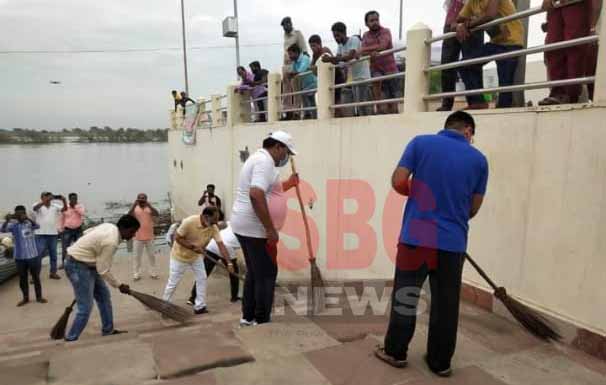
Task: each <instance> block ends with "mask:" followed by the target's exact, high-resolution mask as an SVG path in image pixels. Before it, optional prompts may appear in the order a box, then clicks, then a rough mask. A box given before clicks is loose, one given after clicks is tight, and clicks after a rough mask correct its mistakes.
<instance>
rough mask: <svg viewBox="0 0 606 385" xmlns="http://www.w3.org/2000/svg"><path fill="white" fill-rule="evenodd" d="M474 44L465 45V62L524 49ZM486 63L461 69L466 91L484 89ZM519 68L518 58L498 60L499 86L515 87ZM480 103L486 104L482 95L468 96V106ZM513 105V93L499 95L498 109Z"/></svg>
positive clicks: (474, 42)
mask: <svg viewBox="0 0 606 385" xmlns="http://www.w3.org/2000/svg"><path fill="white" fill-rule="evenodd" d="M472 42H473V43H472ZM472 42H469V43H467V42H465V43H464V44H463V60H465V59H473V58H478V57H483V56H489V55H496V54H499V53H505V52H510V51H515V50H518V49H521V48H522V47H521V46H519V45H500V44H492V43H487V44H483V43H481V44H477V43H476V42H477V40H472ZM486 63H488V62H486ZM486 63H482V64H479V65H475V66H469V67H462V68H461V69H459V75H460V76H461V79H463V83H465V89H466V90H475V89H478V88H483V80H482V66H483V65H484V64H486ZM517 67H518V58H517V57H514V58H511V59H504V60H497V75H498V77H499V86H501V87H503V86H511V85H513V81H514V76H515V73H516V68H517ZM480 103H484V97H483V96H482V94H478V95H469V96H467V104H470V105H471V104H480ZM512 104H513V97H512V95H511V92H503V93H499V100H498V102H497V108H508V107H511V105H512Z"/></svg>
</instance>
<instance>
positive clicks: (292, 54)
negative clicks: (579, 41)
mask: <svg viewBox="0 0 606 385" xmlns="http://www.w3.org/2000/svg"><path fill="white" fill-rule="evenodd" d="M601 6H602V0H543V4H542V7H543V9H544V10H545V11H546V12H547V22H546V23H543V26H542V28H543V30H544V31H545V32H546V38H545V43H546V44H550V43H556V42H560V41H564V40H570V39H576V38H580V37H584V36H588V35H592V34H596V29H597V27H598V26H599V21H598V18H599V14H600V8H601ZM444 9H445V11H446V18H445V21H444V28H443V32H444V33H450V32H454V35H455V36H454V37H450V38H447V39H445V40H443V41H442V53H441V64H448V63H453V62H456V61H459V60H467V59H475V58H480V57H486V56H491V55H495V54H501V53H507V52H511V51H516V50H520V49H523V48H524V47H525V45H526V37H525V36H526V31H525V29H524V25H523V23H522V22H521V20H520V19H518V20H512V21H509V22H506V23H501V24H498V25H496V26H493V27H491V28H488V29H480V30H477V27H478V26H481V25H483V24H485V23H488V22H490V21H493V20H495V19H499V18H503V17H507V16H511V15H514V14H515V13H517V12H518V11H517V9H516V6H515V4H514V1H513V0H445V2H444ZM364 22H365V25H366V27H367V28H368V30H367V31H365V32H364V34H363V35H362V36H359V35H355V34H348V29H347V26H346V25H345V23H343V22H340V21H338V22H335V23H334V24H332V27H331V32H332V36H333V38H334V40H335V42H336V43H337V49H336V52H333V51H332V50H331V49H330V48H328V47H326V46H325V45H324V44H323V42H322V39H321V37H320V36H319V35H317V34H314V35H312V36H311V37H310V38H309V40H306V39H305V36H304V35H303V33H302V32H301V31H300V30H297V29H295V28H294V26H293V21H292V19H291V18H290V17H284V18H283V19H282V21H281V23H280V25H281V26H282V28H283V30H284V41H283V43H284V44H283V64H282V94H283V96H282V98H281V99H282V100H281V106H282V111H283V112H282V115H281V119H283V120H292V119H300V118H303V119H313V118H315V117H316V110H315V107H316V100H315V94H316V92H315V91H316V89H317V68H316V66H317V63H318V61H319V60H321V61H323V62H327V63H331V64H333V65H334V66H335V68H334V71H333V73H334V77H335V78H334V81H335V84H337V85H339V84H343V83H349V82H358V83H355V84H353V85H349V86H345V87H340V88H337V89H335V92H334V94H335V95H334V96H335V105H341V104H356V103H357V104H358V105H356V106H346V107H340V108H339V107H338V108H336V109H335V110H334V113H335V117H347V116H365V115H373V114H393V113H398V112H399V105H400V103H401V101H402V97H403V93H404V92H403V91H404V87H403V86H404V81H403V77H394V78H390V79H380V80H378V81H374V82H364V81H367V80H370V79H372V78H377V77H384V76H385V75H391V74H395V73H398V72H401V71H402V69H401V68H402V67H403V63H400V65H399V64H398V62H397V61H396V57H395V55H394V53H393V48H394V45H393V42H392V35H391V31H390V30H389V29H388V28H386V27H384V26H382V25H381V22H380V15H379V13H378V12H377V11H369V12H367V13H366V14H365V15H364ZM485 35H488V41H485V38H486V36H485ZM308 44H309V48H308ZM544 56H545V64H546V66H547V78H548V80H563V79H572V78H579V77H583V76H593V75H594V74H595V69H596V65H597V43H594V44H585V45H579V46H575V47H570V48H564V49H559V50H553V51H549V52H545V55H544ZM522 57H523V56H518V57H513V58H507V59H502V60H497V61H496V67H497V76H498V82H499V86H501V87H503V86H511V85H514V84H515V83H516V73H517V71H518V67H519V61H520V60H521V59H520V58H522ZM488 63H489V61H486V62H483V63H479V64H474V65H468V66H463V67H458V68H455V69H449V70H444V71H442V73H441V91H442V92H453V91H455V89H456V83H457V80H458V79H461V81H462V82H463V84H464V86H465V89H466V90H475V89H483V88H484V83H483V66H484V65H485V64H488ZM237 71H238V76H239V78H240V79H241V84H240V86H239V87H238V88H237V90H236V92H247V93H249V94H250V97H251V99H252V104H253V107H254V110H255V112H254V116H255V121H260V122H264V121H266V120H267V75H268V71H267V70H266V69H264V68H263V67H262V66H261V64H260V63H259V62H258V61H254V62H252V63H250V64H249V69H246V68H244V67H238V69H237ZM359 82H362V83H359ZM587 88H588V97H589V99H592V98H593V84H589V85H588V86H587ZM581 90H582V86H581V85H570V86H565V87H554V88H552V89H551V90H550V93H549V96H548V97H546V98H545V99H543V100H541V101H539V105H553V104H562V103H577V102H578V101H579V96H580V94H581ZM305 91H307V92H305ZM292 93H296V94H295V95H292ZM173 96H174V97H175V108H176V107H177V105H179V104H181V105H184V104H185V103H186V102H187V101H191V99H189V98H188V97H187V95H186V94H184V93H181V94H178V93H176V91H173ZM385 99H389V100H393V102H392V103H389V102H387V103H377V104H372V103H367V104H363V105H359V104H360V103H364V102H371V101H379V100H385ZM513 99H514V98H513V95H512V93H511V92H501V93H499V94H498V98H497V101H496V108H508V107H513V106H514V100H513ZM466 100H467V107H466V109H486V108H489V107H490V105H489V103H488V100H487V99H486V98H485V95H483V94H481V93H479V94H475V95H467V96H466ZM453 105H454V98H452V97H449V98H443V99H442V103H441V106H440V107H439V108H438V111H450V110H451V109H452V108H453Z"/></svg>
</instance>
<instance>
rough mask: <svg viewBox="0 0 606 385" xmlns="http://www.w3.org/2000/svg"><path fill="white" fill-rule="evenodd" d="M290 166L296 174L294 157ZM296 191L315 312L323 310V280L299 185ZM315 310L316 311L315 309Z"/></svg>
mask: <svg viewBox="0 0 606 385" xmlns="http://www.w3.org/2000/svg"><path fill="white" fill-rule="evenodd" d="M290 166H291V169H292V173H293V174H297V169H296V167H295V158H294V157H292V156H291V157H290ZM295 189H296V191H297V199H298V200H299V207H300V208H301V214H302V215H303V224H304V225H305V240H306V241H307V242H306V243H307V252H308V253H309V268H310V275H311V293H312V296H311V306H312V309H313V311H314V313H313V314H317V313H319V312H320V311H322V310H324V305H325V304H324V293H323V289H324V286H325V285H324V280H323V279H322V273H321V272H320V268H319V267H318V264H317V263H316V257H315V256H314V252H313V247H312V245H311V235H310V233H309V224H308V223H307V215H306V213H305V206H304V205H303V199H302V198H301V190H300V189H299V185H298V184H297V185H296V186H295ZM316 310H317V311H316Z"/></svg>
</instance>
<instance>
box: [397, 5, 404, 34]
mask: <svg viewBox="0 0 606 385" xmlns="http://www.w3.org/2000/svg"><path fill="white" fill-rule="evenodd" d="M403 8H404V0H400V33H399V34H398V40H399V41H402V15H403V12H404V11H403Z"/></svg>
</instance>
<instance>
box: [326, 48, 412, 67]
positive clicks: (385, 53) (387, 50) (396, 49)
mask: <svg viewBox="0 0 606 385" xmlns="http://www.w3.org/2000/svg"><path fill="white" fill-rule="evenodd" d="M402 51H406V46H404V47H398V48H390V49H386V50H385V51H381V52H379V53H377V54H376V55H374V56H372V55H367V56H362V57H359V58H357V59H352V60H350V61H347V62H343V63H339V64H336V65H335V67H349V66H352V65H354V64H356V63H359V62H363V61H366V60H370V59H373V58H376V57H381V56H386V55H391V54H394V53H396V52H402Z"/></svg>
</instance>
